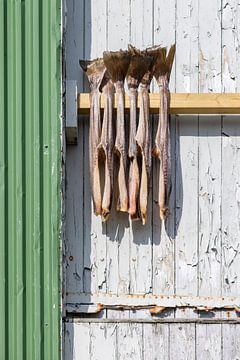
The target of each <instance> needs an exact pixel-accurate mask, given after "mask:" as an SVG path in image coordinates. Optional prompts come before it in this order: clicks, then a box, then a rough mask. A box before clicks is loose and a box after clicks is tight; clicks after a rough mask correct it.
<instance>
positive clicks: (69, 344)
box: [63, 323, 74, 360]
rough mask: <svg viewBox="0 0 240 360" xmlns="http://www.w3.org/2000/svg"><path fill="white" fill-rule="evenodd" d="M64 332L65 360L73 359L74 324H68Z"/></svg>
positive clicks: (65, 325)
mask: <svg viewBox="0 0 240 360" xmlns="http://www.w3.org/2000/svg"><path fill="white" fill-rule="evenodd" d="M63 331H64V348H63V359H64V360H67V359H72V358H73V342H74V337H73V327H72V324H70V323H66V324H64V327H63Z"/></svg>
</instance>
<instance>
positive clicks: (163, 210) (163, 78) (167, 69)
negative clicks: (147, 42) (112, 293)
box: [153, 45, 175, 220]
mask: <svg viewBox="0 0 240 360" xmlns="http://www.w3.org/2000/svg"><path fill="white" fill-rule="evenodd" d="M174 55H175V45H173V46H171V48H170V50H169V52H168V54H167V50H166V48H160V49H159V50H158V56H157V58H156V62H155V65H154V76H155V78H156V80H157V83H158V86H159V93H160V112H159V122H158V128H157V134H156V138H155V145H154V148H153V155H154V156H155V157H157V158H158V159H159V160H160V173H159V212H160V218H161V220H164V219H166V218H167V216H168V213H169V210H168V202H169V196H170V189H171V160H170V134H169V121H168V120H169V116H168V112H169V105H170V91H169V79H170V74H171V69H172V64H173V60H174Z"/></svg>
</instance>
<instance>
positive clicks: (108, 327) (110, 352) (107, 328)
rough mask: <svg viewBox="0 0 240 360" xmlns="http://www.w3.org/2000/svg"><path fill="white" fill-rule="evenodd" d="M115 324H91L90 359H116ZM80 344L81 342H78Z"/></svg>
mask: <svg viewBox="0 0 240 360" xmlns="http://www.w3.org/2000/svg"><path fill="white" fill-rule="evenodd" d="M117 326H118V325H117V324H101V323H98V324H97V323H96V324H91V330H90V341H91V346H90V349H91V350H90V353H89V359H91V360H115V359H117V357H116V353H117V338H116V333H117ZM80 346H81V344H80Z"/></svg>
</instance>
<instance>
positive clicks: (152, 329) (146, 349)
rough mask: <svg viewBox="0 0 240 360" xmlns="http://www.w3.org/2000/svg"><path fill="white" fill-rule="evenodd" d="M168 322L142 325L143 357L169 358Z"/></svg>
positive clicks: (146, 358)
mask: <svg viewBox="0 0 240 360" xmlns="http://www.w3.org/2000/svg"><path fill="white" fill-rule="evenodd" d="M168 345H169V324H144V325H143V358H144V360H148V359H157V360H166V359H169V346H168Z"/></svg>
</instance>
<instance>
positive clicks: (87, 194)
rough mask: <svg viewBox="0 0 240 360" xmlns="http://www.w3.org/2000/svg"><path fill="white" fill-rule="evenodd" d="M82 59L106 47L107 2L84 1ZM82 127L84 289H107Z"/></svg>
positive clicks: (102, 241)
mask: <svg viewBox="0 0 240 360" xmlns="http://www.w3.org/2000/svg"><path fill="white" fill-rule="evenodd" d="M84 9H85V31H84V34H85V38H84V39H85V44H84V49H85V58H87V59H89V58H91V59H93V58H97V57H99V56H102V53H103V51H104V50H105V49H106V46H107V35H106V16H107V13H106V1H101V2H99V1H97V0H91V1H85V7H84ZM84 123H85V127H84V275H85V276H84V291H86V292H92V293H97V292H106V272H107V270H106V264H107V256H106V252H107V243H106V225H105V224H103V223H102V221H101V217H100V216H95V215H94V213H93V204H92V201H91V188H90V182H89V149H88V147H89V143H88V131H89V122H88V121H86V122H84Z"/></svg>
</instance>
